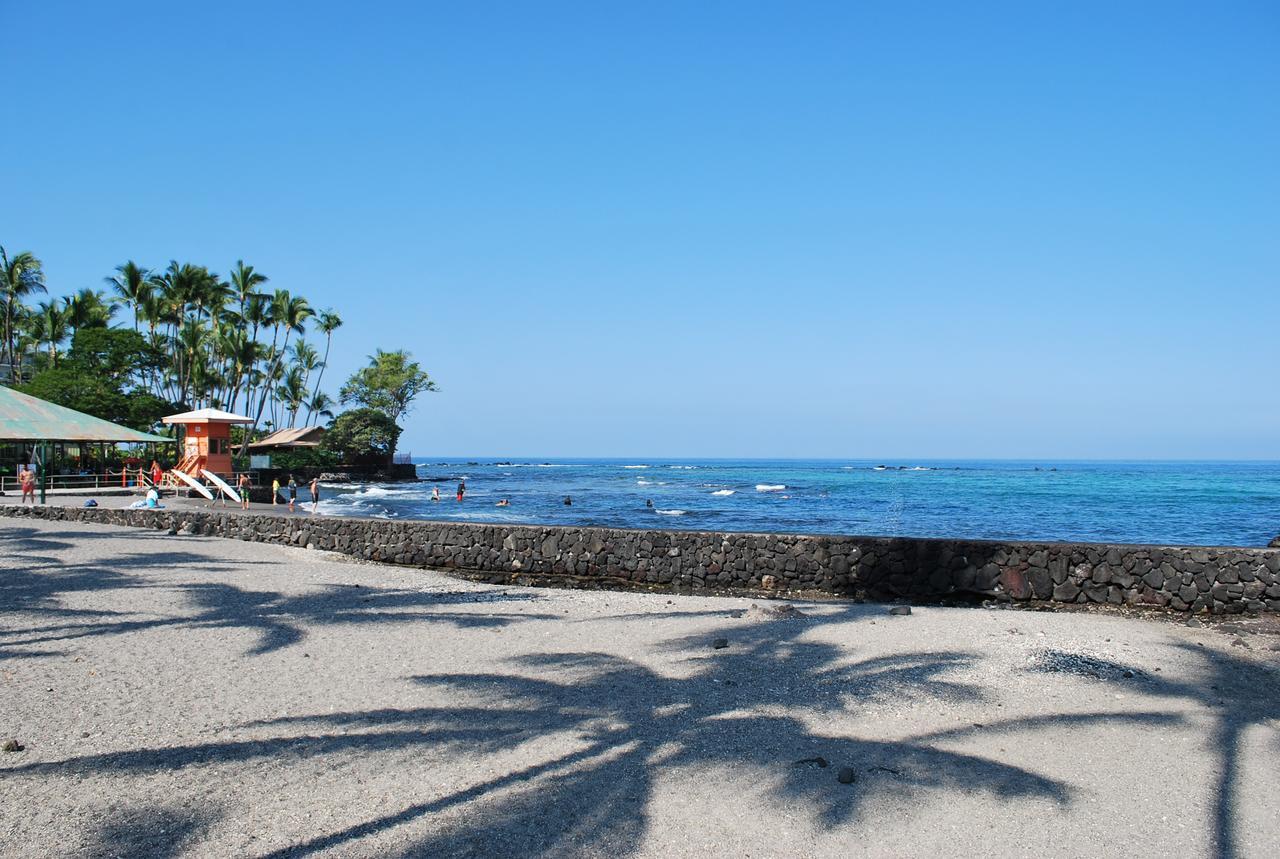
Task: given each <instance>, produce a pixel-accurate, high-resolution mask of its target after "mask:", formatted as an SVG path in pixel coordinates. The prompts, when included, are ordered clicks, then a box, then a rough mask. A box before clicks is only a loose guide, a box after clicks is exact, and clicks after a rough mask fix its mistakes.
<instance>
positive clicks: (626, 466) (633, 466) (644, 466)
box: [622, 465, 650, 468]
mask: <svg viewBox="0 0 1280 859" xmlns="http://www.w3.org/2000/svg"><path fill="white" fill-rule="evenodd" d="M622 467H623V468H649V467H650V466H648V465H624V466H622Z"/></svg>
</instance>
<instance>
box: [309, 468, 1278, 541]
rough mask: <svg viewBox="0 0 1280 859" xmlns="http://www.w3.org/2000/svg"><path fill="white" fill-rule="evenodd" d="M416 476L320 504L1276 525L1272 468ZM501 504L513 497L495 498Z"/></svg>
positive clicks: (833, 521) (1238, 535) (1024, 526)
mask: <svg viewBox="0 0 1280 859" xmlns="http://www.w3.org/2000/svg"><path fill="white" fill-rule="evenodd" d="M418 474H419V477H420V478H423V480H424V481H425V482H420V483H412V484H378V485H366V486H359V487H347V488H343V487H337V486H335V487H328V488H327V490H326V499H325V500H324V501H323V502H322V503H321V507H320V509H321V512H324V513H333V514H342V515H356V516H376V517H389V518H407V519H436V520H452V521H463V522H490V523H500V524H521V525H529V524H546V525H601V526H608V527H619V528H681V529H690V530H708V531H780V532H788V533H807V534H858V535H886V536H914V537H960V538H983V539H1024V540H1073V541H1074V540H1084V541H1100V542H1123V543H1169V544H1190V545H1205V546H1264V545H1266V543H1267V542H1268V541H1270V540H1271V539H1272V538H1273V537H1275V536H1276V535H1277V534H1280V463H1277V462H1048V461H1046V462H1021V461H978V460H973V461H958V460H957V461H937V460H911V461H906V460H885V461H866V460H864V461H858V460H820V461H818V460H815V461H801V460H779V461H768V460H657V459H655V460H644V459H635V460H561V459H557V460H504V459H473V460H431V461H424V462H420V463H419V464H418ZM463 479H465V480H466V484H467V493H466V497H465V499H464V500H463V501H462V502H461V503H459V502H458V501H456V500H455V495H456V490H457V484H458V481H459V480H463ZM432 487H439V489H440V495H441V499H442V500H441V501H440V502H438V503H434V502H432V501H431V500H430V497H431V489H432ZM303 494H304V495H305V492H304V493H303ZM565 496H569V497H570V498H571V499H572V501H573V504H572V506H566V505H565V504H564V503H563V499H564V497H565ZM502 498H507V499H510V502H511V505H510V506H509V507H496V506H494V505H495V504H496V502H497V501H498V500H499V499H502ZM646 501H652V502H653V506H652V507H651V508H650V507H648V506H647V505H646Z"/></svg>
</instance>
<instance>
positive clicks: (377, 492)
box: [299, 486, 421, 498]
mask: <svg viewBox="0 0 1280 859" xmlns="http://www.w3.org/2000/svg"><path fill="white" fill-rule="evenodd" d="M299 488H301V487H299ZM420 492H421V490H420V489H417V488H413V489H393V488H391V487H389V486H366V487H365V488H364V489H361V490H360V491H359V492H356V493H355V494H356V495H358V496H362V497H365V498H390V497H394V496H406V495H417V494H419V493H420Z"/></svg>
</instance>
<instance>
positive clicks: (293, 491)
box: [289, 474, 298, 513]
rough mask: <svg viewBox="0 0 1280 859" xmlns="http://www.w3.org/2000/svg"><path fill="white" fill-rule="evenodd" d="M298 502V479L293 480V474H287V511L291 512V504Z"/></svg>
mask: <svg viewBox="0 0 1280 859" xmlns="http://www.w3.org/2000/svg"><path fill="white" fill-rule="evenodd" d="M297 503H298V481H296V480H294V478H293V475H292V474H290V475H289V512H290V513H292V512H293V505H294V504H297Z"/></svg>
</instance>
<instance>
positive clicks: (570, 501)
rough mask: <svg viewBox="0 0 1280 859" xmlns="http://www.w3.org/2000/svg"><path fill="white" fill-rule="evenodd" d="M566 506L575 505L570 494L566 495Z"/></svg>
mask: <svg viewBox="0 0 1280 859" xmlns="http://www.w3.org/2000/svg"><path fill="white" fill-rule="evenodd" d="M564 506H565V507H572V506H573V499H572V498H570V497H569V496H568V495H566V496H565V497H564Z"/></svg>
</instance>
